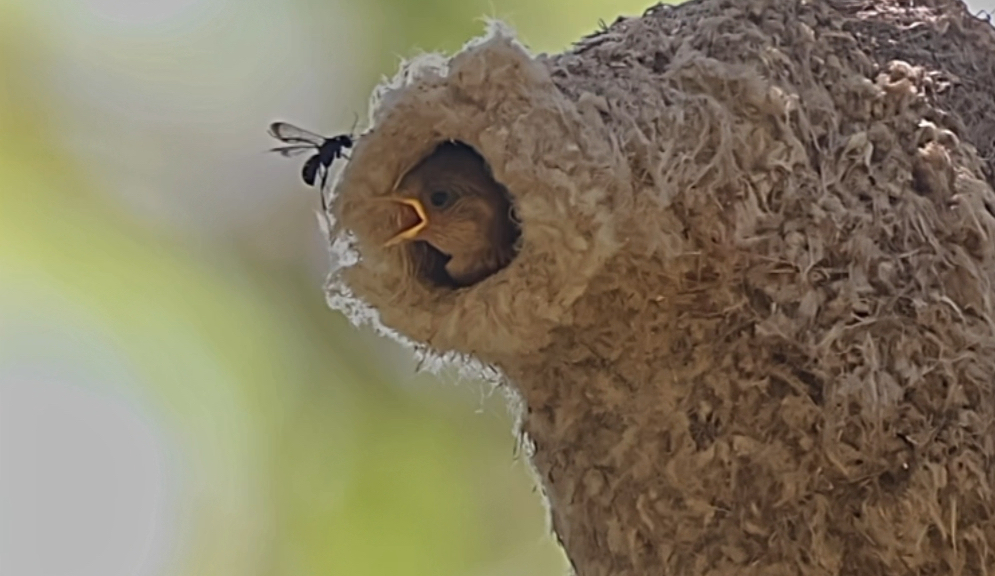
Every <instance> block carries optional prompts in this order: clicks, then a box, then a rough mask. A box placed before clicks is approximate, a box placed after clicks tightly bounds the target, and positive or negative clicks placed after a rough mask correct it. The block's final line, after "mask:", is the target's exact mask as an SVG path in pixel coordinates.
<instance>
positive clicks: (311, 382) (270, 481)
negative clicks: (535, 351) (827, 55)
mask: <svg viewBox="0 0 995 576" xmlns="http://www.w3.org/2000/svg"><path fill="white" fill-rule="evenodd" d="M993 3H995V0H981V1H976V2H973V3H972V7H973V8H975V9H988V10H991V9H992V5H993ZM649 4H650V2H649V1H647V0H621V1H620V0H543V1H541V2H536V1H535V0H487V1H484V0H421V1H418V2H413V1H409V0H366V1H359V0H340V1H335V0H0V574H2V575H3V576H70V575H71V576H90V575H93V576H118V575H143V576H144V575H200V574H203V575H211V576H225V575H238V576H253V575H287V574H293V575H297V574H302V575H303V574H328V575H340V574H341V575H360V576H362V575H405V576H407V575H431V576H449V575H454V576H455V575H460V576H464V575H465V576H498V575H505V574H507V575H516V576H517V575H533V574H534V575H550V574H553V575H555V574H563V573H564V571H565V569H566V564H565V561H564V558H563V556H562V554H561V552H560V551H559V549H558V547H557V546H556V545H555V544H554V542H553V541H552V539H551V538H550V537H549V536H548V534H547V530H546V521H545V512H544V510H543V508H542V503H541V501H540V498H539V495H538V494H537V493H536V492H535V491H534V489H533V488H534V483H533V481H532V478H531V476H530V474H529V471H528V467H527V465H526V463H525V462H524V461H522V460H521V458H519V457H517V456H516V454H515V453H514V438H513V437H512V434H511V426H512V420H511V416H510V415H509V414H508V411H507V409H506V407H505V403H504V399H503V398H502V397H501V395H500V394H498V393H492V392H491V390H489V389H488V388H487V387H486V386H484V385H482V384H481V383H478V382H472V381H459V379H458V378H457V377H456V376H455V375H445V374H444V375H442V377H441V378H435V377H429V376H426V375H419V374H418V373H416V370H415V365H414V363H413V361H412V360H411V358H410V356H409V354H408V353H407V352H406V351H405V350H403V349H401V348H400V347H398V346H396V345H394V344H391V343H388V342H385V341H383V340H380V339H377V338H375V337H374V336H372V335H371V334H370V333H369V332H368V331H360V330H356V329H354V328H353V327H351V326H350V325H348V323H347V322H346V321H345V320H344V319H343V318H342V317H341V316H340V315H338V314H337V313H333V312H332V311H330V310H329V309H328V308H327V307H326V305H325V302H324V297H323V294H322V290H321V285H322V282H323V280H324V277H325V274H326V272H327V268H328V256H327V252H326V248H325V245H324V244H323V239H322V235H321V233H320V231H319V228H318V224H317V219H316V216H315V210H316V209H317V208H318V205H319V199H318V196H317V194H316V192H315V190H313V189H309V188H306V187H305V186H304V185H303V184H302V183H301V181H300V179H299V173H300V167H301V162H302V161H303V158H299V159H295V160H292V161H288V160H286V159H283V158H280V157H279V156H276V155H274V154H269V153H267V152H266V150H267V149H268V148H269V147H271V146H272V145H274V142H273V141H272V140H270V139H269V137H268V136H267V134H266V127H267V125H268V124H269V123H270V122H271V121H273V120H286V121H290V122H293V123H295V124H299V125H300V126H302V127H305V128H309V129H313V130H315V131H317V132H320V133H323V134H336V133H340V132H343V131H347V130H349V129H350V127H351V126H352V125H353V122H354V120H355V118H356V117H357V116H358V117H359V118H360V121H361V124H362V123H365V119H366V117H367V109H366V104H367V97H368V95H369V94H370V92H371V90H372V89H373V87H374V86H375V85H376V84H377V83H378V82H379V81H380V79H381V77H382V76H384V75H387V76H390V75H393V73H394V72H395V71H396V70H397V65H398V62H399V58H401V57H407V56H412V55H414V54H417V53H418V52H419V51H436V50H441V51H445V52H452V51H454V50H456V49H458V48H459V47H460V46H461V45H462V44H463V43H464V42H465V41H466V40H467V39H469V38H471V37H473V36H476V35H478V34H480V33H481V32H482V31H483V23H482V21H481V20H480V17H482V16H490V17H497V18H501V19H503V20H505V21H506V22H508V23H510V24H511V25H512V26H513V27H515V28H516V29H517V30H518V32H519V34H520V36H521V38H522V40H523V41H524V42H525V43H526V44H527V45H529V46H530V48H531V49H532V50H533V51H534V52H543V51H549V52H553V51H560V50H563V49H565V48H567V47H568V45H569V43H570V42H571V41H572V40H575V39H577V38H578V37H580V36H582V35H584V34H587V33H589V32H591V31H593V30H595V29H596V28H597V26H598V20H599V19H604V20H605V21H607V22H611V21H612V20H614V18H615V17H616V16H618V15H620V14H625V15H635V14H639V13H640V12H641V11H642V10H643V9H644V8H646V7H647V6H648V5H649ZM986 4H987V5H986Z"/></svg>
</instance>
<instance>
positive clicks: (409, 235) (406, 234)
mask: <svg viewBox="0 0 995 576" xmlns="http://www.w3.org/2000/svg"><path fill="white" fill-rule="evenodd" d="M388 200H391V201H393V202H397V203H398V204H403V205H405V206H409V207H411V208H412V209H413V210H414V212H415V216H416V217H417V221H416V222H415V223H414V224H411V225H409V226H408V227H407V228H405V229H403V230H401V231H400V232H398V233H397V234H395V235H394V236H392V237H391V238H390V240H387V241H386V242H384V246H385V247H386V246H393V245H395V244H399V243H401V242H404V241H405V240H413V239H414V238H415V237H416V236H418V234H420V233H421V231H422V230H424V229H425V227H426V226H428V215H427V214H426V213H425V207H424V206H423V205H422V203H421V202H420V201H418V200H417V199H415V198H388Z"/></svg>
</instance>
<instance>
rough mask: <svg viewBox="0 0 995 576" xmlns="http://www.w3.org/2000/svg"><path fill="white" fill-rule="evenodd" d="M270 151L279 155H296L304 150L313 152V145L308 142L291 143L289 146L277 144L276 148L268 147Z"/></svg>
mask: <svg viewBox="0 0 995 576" xmlns="http://www.w3.org/2000/svg"><path fill="white" fill-rule="evenodd" d="M269 150H270V152H276V153H277V154H279V155H280V156H286V157H288V158H289V157H290V156H298V155H300V154H303V153H305V152H314V150H315V147H314V146H312V145H310V144H291V145H289V146H277V147H276V148H270V149H269Z"/></svg>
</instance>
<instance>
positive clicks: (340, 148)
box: [269, 122, 353, 209]
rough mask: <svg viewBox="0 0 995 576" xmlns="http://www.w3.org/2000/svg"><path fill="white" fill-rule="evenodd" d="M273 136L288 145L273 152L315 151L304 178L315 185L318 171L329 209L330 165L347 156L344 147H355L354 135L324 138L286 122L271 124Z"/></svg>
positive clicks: (291, 154) (273, 149) (325, 207)
mask: <svg viewBox="0 0 995 576" xmlns="http://www.w3.org/2000/svg"><path fill="white" fill-rule="evenodd" d="M269 133H270V136H272V137H273V138H276V139H277V140H279V141H281V142H283V143H285V144H287V145H286V146H278V147H276V148H272V149H271V151H273V152H279V153H280V154H281V155H282V156H288V157H289V156H296V155H298V154H303V153H305V152H308V151H312V150H313V151H314V155H313V156H311V157H310V158H308V159H307V162H305V163H304V167H303V168H302V169H301V178H302V179H303V180H304V183H305V184H307V185H308V186H314V182H315V180H316V179H317V176H318V174H319V173H320V174H321V207H322V209H327V206H326V205H325V183H326V182H327V180H328V168H329V167H330V166H331V165H332V162H334V161H335V160H336V159H337V158H347V156H346V155H345V152H344V150H345V149H346V148H352V144H353V138H352V135H351V134H339V135H338V136H332V137H331V138H325V137H324V136H320V135H318V134H315V133H314V132H309V131H308V130H305V129H303V128H298V127H297V126H294V125H293V124H288V123H286V122H274V123H272V124H270V125H269Z"/></svg>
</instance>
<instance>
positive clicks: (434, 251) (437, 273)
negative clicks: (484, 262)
mask: <svg viewBox="0 0 995 576" xmlns="http://www.w3.org/2000/svg"><path fill="white" fill-rule="evenodd" d="M447 150H449V151H451V150H460V151H462V152H464V153H469V154H472V155H473V156H474V157H475V158H476V159H477V160H479V161H480V162H481V163H482V164H483V166H484V168H485V171H486V174H487V177H488V178H490V179H492V180H493V181H494V182H495V183H497V185H498V187H499V188H500V191H501V199H500V200H501V202H502V203H503V205H504V206H506V207H507V209H506V210H502V214H503V217H504V218H507V220H506V224H507V225H508V226H509V227H510V228H511V230H512V231H513V233H512V236H513V237H512V242H513V244H512V246H513V255H512V257H511V259H509V260H508V261H507V262H505V263H504V264H503V265H501V266H500V267H499V268H496V269H494V270H492V271H490V272H489V273H487V274H486V275H485V276H482V277H480V278H476V279H475V280H474V281H472V282H458V281H456V280H455V279H454V278H453V277H452V276H451V275H450V274H449V272H448V271H447V270H446V265H447V264H448V263H449V261H450V259H451V258H452V257H451V255H449V254H446V253H445V252H442V251H441V250H439V249H438V248H436V247H435V246H433V245H432V244H430V243H429V242H426V241H425V240H415V241H414V242H411V243H410V244H408V257H409V259H410V261H411V262H412V263H413V267H414V271H415V275H416V276H417V278H418V279H419V280H421V281H423V282H425V283H427V284H428V285H430V286H432V287H434V288H442V289H448V290H456V289H459V288H467V287H470V286H473V285H475V284H478V283H479V282H482V281H483V280H485V279H487V278H489V277H490V276H492V275H494V274H496V273H498V272H500V271H501V270H503V269H504V268H506V267H507V266H508V264H510V263H511V262H512V261H514V259H515V257H516V256H517V255H518V251H519V248H520V246H519V244H520V239H521V220H520V219H519V218H518V214H517V212H516V209H515V200H514V197H513V196H512V195H511V194H510V193H509V192H508V188H507V186H505V185H504V184H503V183H501V182H500V181H498V180H497V179H496V178H495V177H494V173H493V171H492V170H491V166H490V163H488V162H487V159H486V158H485V157H484V156H483V155H482V154H481V153H480V152H478V151H477V150H476V149H475V148H474V147H473V146H470V145H469V144H466V143H465V142H461V141H459V140H446V141H444V142H441V143H439V144H438V145H437V146H436V147H435V148H434V149H433V150H432V152H431V153H430V154H429V155H428V156H431V155H434V154H438V153H440V152H445V151H447ZM428 156H426V157H428Z"/></svg>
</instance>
